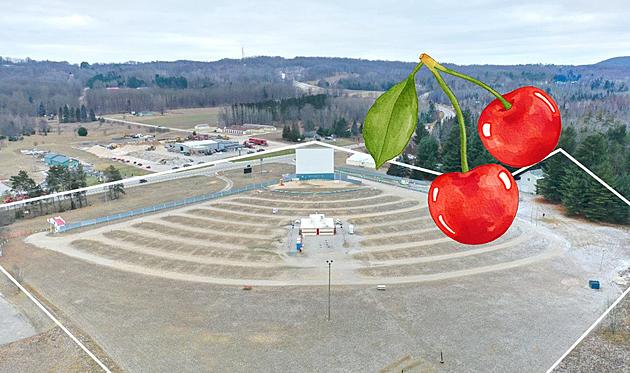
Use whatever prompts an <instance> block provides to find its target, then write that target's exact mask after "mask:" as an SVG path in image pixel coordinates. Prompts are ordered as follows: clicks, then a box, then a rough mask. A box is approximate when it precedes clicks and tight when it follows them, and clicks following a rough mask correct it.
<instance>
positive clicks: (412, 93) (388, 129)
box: [363, 68, 418, 168]
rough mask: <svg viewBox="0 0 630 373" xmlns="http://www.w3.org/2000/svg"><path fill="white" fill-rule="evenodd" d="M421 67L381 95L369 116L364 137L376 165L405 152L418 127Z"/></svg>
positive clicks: (364, 126) (366, 118)
mask: <svg viewBox="0 0 630 373" xmlns="http://www.w3.org/2000/svg"><path fill="white" fill-rule="evenodd" d="M417 70H418V68H416V69H414V71H413V72H412V73H411V74H410V75H409V76H408V77H407V78H406V79H405V80H403V81H401V82H400V83H398V84H396V85H395V86H393V87H392V88H390V89H389V90H388V91H387V92H385V93H383V94H382V95H381V96H380V97H379V98H377V99H376V101H375V102H374V104H373V105H372V107H371V108H370V110H368V112H367V115H366V116H365V123H364V124H363V139H364V140H365V147H366V148H367V150H368V152H369V153H370V154H371V155H372V158H374V162H375V164H376V168H380V167H381V166H382V165H383V164H384V163H385V162H387V161H389V160H390V159H392V158H395V157H397V156H398V155H399V154H400V153H402V151H403V150H405V147H407V144H408V143H409V140H410V139H411V136H412V135H413V134H414V132H415V130H416V125H417V124H418V96H417V95H416V81H415V76H416V71H417Z"/></svg>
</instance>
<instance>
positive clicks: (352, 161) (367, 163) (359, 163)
mask: <svg viewBox="0 0 630 373" xmlns="http://www.w3.org/2000/svg"><path fill="white" fill-rule="evenodd" d="M346 164H347V165H348V166H354V167H364V168H369V169H372V170H375V169H376V164H375V163H374V158H372V156H371V155H369V154H365V153H354V154H352V155H351V156H350V157H348V158H347V159H346Z"/></svg>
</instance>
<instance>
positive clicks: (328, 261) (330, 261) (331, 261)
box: [326, 259, 333, 321]
mask: <svg viewBox="0 0 630 373" xmlns="http://www.w3.org/2000/svg"><path fill="white" fill-rule="evenodd" d="M326 263H328V321H330V266H331V265H332V263H333V260H332V259H328V260H327V261H326Z"/></svg>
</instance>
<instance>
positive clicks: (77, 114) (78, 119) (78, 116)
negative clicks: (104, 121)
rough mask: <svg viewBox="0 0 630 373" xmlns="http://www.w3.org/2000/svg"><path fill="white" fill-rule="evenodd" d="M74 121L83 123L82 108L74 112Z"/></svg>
mask: <svg viewBox="0 0 630 373" xmlns="http://www.w3.org/2000/svg"><path fill="white" fill-rule="evenodd" d="M74 121H75V122H81V109H80V108H76V109H75V110H74Z"/></svg>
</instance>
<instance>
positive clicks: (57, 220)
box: [48, 216, 66, 233]
mask: <svg viewBox="0 0 630 373" xmlns="http://www.w3.org/2000/svg"><path fill="white" fill-rule="evenodd" d="M48 224H50V230H51V231H52V232H55V233H57V232H59V231H60V230H61V229H62V228H63V227H64V226H65V225H66V221H65V220H64V219H63V218H62V217H61V216H55V217H53V218H48Z"/></svg>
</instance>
